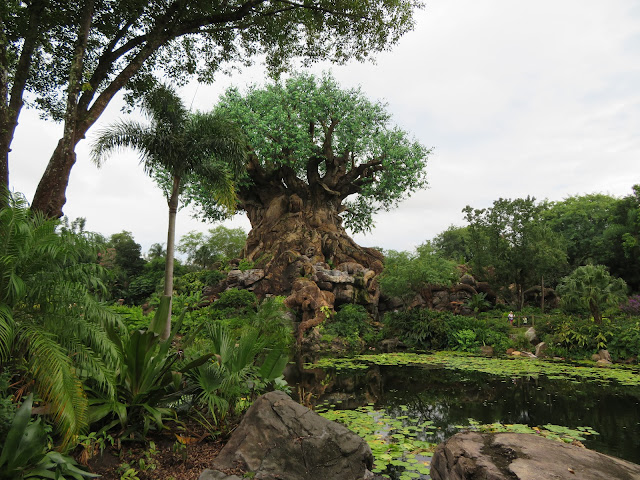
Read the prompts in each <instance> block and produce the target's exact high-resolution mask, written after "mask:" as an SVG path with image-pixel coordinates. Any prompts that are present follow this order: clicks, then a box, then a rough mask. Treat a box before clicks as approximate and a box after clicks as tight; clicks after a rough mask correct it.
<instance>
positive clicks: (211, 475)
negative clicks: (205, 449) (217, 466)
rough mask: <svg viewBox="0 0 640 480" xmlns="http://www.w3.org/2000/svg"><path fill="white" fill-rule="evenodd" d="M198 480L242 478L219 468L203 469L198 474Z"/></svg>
mask: <svg viewBox="0 0 640 480" xmlns="http://www.w3.org/2000/svg"><path fill="white" fill-rule="evenodd" d="M198 480H242V479H241V478H240V477H238V476H237V475H227V474H226V473H223V472H221V471H219V470H209V469H207V470H205V471H204V472H202V473H201V474H200V476H199V477H198Z"/></svg>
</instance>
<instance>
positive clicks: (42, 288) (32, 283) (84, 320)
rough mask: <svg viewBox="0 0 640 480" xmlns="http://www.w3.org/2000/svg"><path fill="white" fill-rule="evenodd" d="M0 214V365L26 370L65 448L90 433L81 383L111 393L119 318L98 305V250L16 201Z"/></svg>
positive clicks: (14, 198) (11, 197) (100, 287)
mask: <svg viewBox="0 0 640 480" xmlns="http://www.w3.org/2000/svg"><path fill="white" fill-rule="evenodd" d="M8 197H9V206H8V207H6V208H3V209H0V239H1V240H0V367H2V368H9V369H11V370H13V371H22V372H24V374H23V376H24V377H25V382H24V383H25V385H27V384H28V381H31V380H33V382H34V386H35V389H36V391H37V393H38V395H39V396H40V398H41V399H42V400H43V401H44V402H45V403H46V404H48V405H49V407H50V408H49V410H50V412H51V416H52V418H53V420H54V423H55V424H56V426H57V428H58V430H59V432H60V433H61V435H62V441H63V446H68V445H70V444H71V442H72V441H73V439H74V437H75V436H76V435H78V434H80V433H82V432H83V431H85V429H86V428H87V425H88V413H87V411H88V402H87V397H86V394H85V385H84V384H83V379H84V380H88V378H89V377H92V378H93V379H94V380H92V383H93V384H94V385H95V386H96V387H97V388H99V389H101V390H103V391H105V392H107V394H109V395H113V394H114V392H115V386H114V383H113V372H112V366H113V365H115V357H116V355H117V350H116V348H115V345H114V344H113V342H112V340H110V339H109V336H108V335H107V328H109V327H113V328H115V327H117V326H118V325H119V323H120V321H119V319H118V317H117V316H116V315H115V314H113V313H111V312H110V311H109V310H107V309H106V308H105V307H104V306H103V305H101V304H100V303H99V301H98V300H97V299H96V296H95V294H96V293H100V292H101V291H102V290H103V288H104V284H103V283H102V280H101V277H102V276H103V273H104V271H103V270H102V269H101V267H100V265H98V264H97V262H96V261H95V259H97V251H96V250H95V248H93V247H92V245H91V243H90V242H89V241H88V240H87V239H86V238H84V237H82V236H81V235H77V234H72V233H70V232H62V233H58V232H56V227H57V225H58V221H57V220H52V219H46V218H44V217H43V216H42V215H41V214H38V213H34V212H31V211H30V210H29V209H28V204H27V202H26V200H25V199H24V197H23V196H21V195H8Z"/></svg>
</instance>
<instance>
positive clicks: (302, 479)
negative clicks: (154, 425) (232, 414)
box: [199, 391, 373, 480]
mask: <svg viewBox="0 0 640 480" xmlns="http://www.w3.org/2000/svg"><path fill="white" fill-rule="evenodd" d="M372 464H373V456H372V454H371V449H370V448H369V446H368V445H367V443H366V442H365V441H364V440H363V439H361V438H360V437H358V436H357V435H356V434H355V433H353V432H351V431H350V430H348V429H347V428H346V427H344V426H342V425H340V424H338V423H335V422H331V421H329V420H327V419H325V418H322V417H321V416H320V415H318V414H316V413H315V412H313V411H311V410H309V409H308V408H306V407H303V406H302V405H300V404H298V403H296V402H294V401H293V400H292V399H291V398H289V397H288V396H287V395H286V394H285V393H283V392H278V391H276V392H270V393H267V394H266V395H262V396H261V397H259V398H258V399H257V400H256V401H255V402H254V403H253V405H252V406H251V407H250V408H249V410H247V413H246V414H245V415H244V417H243V419H242V421H241V422H240V425H239V426H238V428H237V429H236V430H235V432H234V433H233V435H232V436H231V438H230V440H229V442H228V443H227V445H225V447H224V448H223V449H222V451H221V452H220V453H219V455H218V456H217V457H216V458H215V459H214V461H213V464H212V466H211V469H207V470H205V471H204V472H203V473H202V474H201V475H200V478H199V480H213V479H218V478H220V479H225V480H231V479H232V478H233V477H215V476H212V475H214V473H213V471H216V470H217V471H224V470H228V469H231V468H240V469H242V470H245V471H247V472H252V473H253V474H254V475H253V477H252V478H255V479H269V480H271V479H285V478H286V479H287V480H311V479H314V480H315V479H324V478H326V479H332V480H361V479H362V478H363V477H364V476H365V472H366V471H367V469H370V468H371V467H372Z"/></svg>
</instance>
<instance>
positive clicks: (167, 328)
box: [160, 175, 180, 340]
mask: <svg viewBox="0 0 640 480" xmlns="http://www.w3.org/2000/svg"><path fill="white" fill-rule="evenodd" d="M179 195H180V177H179V176H177V175H174V176H173V187H172V189H171V198H169V202H168V204H169V227H168V228H167V262H166V264H165V267H164V291H163V295H165V296H167V297H169V298H172V297H173V263H174V261H173V259H174V250H175V243H176V215H177V214H178V198H179ZM170 334H171V300H170V301H169V313H168V315H167V319H166V321H165V325H164V330H163V331H162V333H161V334H160V339H161V340H166V339H167V338H169V335H170Z"/></svg>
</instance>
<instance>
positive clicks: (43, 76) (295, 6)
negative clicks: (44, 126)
mask: <svg viewBox="0 0 640 480" xmlns="http://www.w3.org/2000/svg"><path fill="white" fill-rule="evenodd" d="M1 3H2V5H1V6H0V97H1V101H0V180H2V182H3V183H4V184H5V185H7V184H8V175H9V171H8V154H9V151H10V147H11V141H12V138H13V132H14V130H15V127H16V125H17V122H18V116H19V114H20V110H21V108H22V105H23V103H24V97H25V92H29V93H30V94H31V95H32V96H33V97H32V98H33V101H32V103H33V104H34V105H35V106H37V107H38V108H40V109H41V110H42V112H43V114H45V115H47V116H49V117H51V118H53V119H55V120H60V121H63V122H64V134H63V137H62V138H61V139H60V141H59V143H58V145H57V147H56V149H55V151H54V152H53V155H52V157H51V160H50V161H49V164H48V166H47V169H46V171H45V173H44V175H43V176H42V178H41V180H40V184H39V186H38V189H37V191H36V194H35V197H34V199H33V202H32V207H33V208H35V209H38V210H40V211H43V212H45V213H46V214H47V215H49V216H59V215H60V214H61V211H62V206H63V205H64V203H65V201H66V199H65V191H66V187H67V184H68V180H69V174H70V171H71V168H72V167H73V165H74V163H75V160H76V158H75V153H74V152H75V146H76V145H77V143H78V142H79V141H80V140H82V139H83V138H84V137H85V135H86V133H87V131H88V130H89V128H90V127H91V126H92V125H93V124H94V123H95V122H96V120H97V119H98V118H99V117H100V115H101V114H102V113H103V112H104V110H105V108H106V107H107V105H108V104H109V102H110V101H111V100H112V99H113V97H114V96H115V95H116V94H117V93H118V92H119V91H120V90H121V89H122V88H124V87H127V88H129V91H130V92H132V93H133V94H134V95H133V96H132V97H133V98H135V97H136V94H137V93H139V92H141V91H146V90H148V88H149V87H150V86H152V85H153V83H154V82H155V77H154V75H159V76H162V77H170V78H172V79H175V80H178V81H181V82H184V81H186V80H187V79H188V78H190V77H193V76H195V77H196V78H197V79H198V80H199V81H205V82H211V81H212V79H213V78H214V76H215V74H216V72H218V71H219V70H220V69H221V68H223V67H224V66H225V65H229V64H230V63H231V62H240V63H245V64H246V63H249V62H250V60H251V58H255V57H256V56H258V55H264V56H265V58H266V63H267V65H268V66H269V67H270V68H271V70H272V71H279V70H282V69H283V68H286V67H287V65H288V63H289V62H290V60H291V59H292V58H293V57H295V56H303V57H304V58H306V59H307V61H313V60H319V59H330V60H333V61H337V62H343V61H345V60H347V59H350V58H356V59H359V60H362V59H365V58H366V57H367V56H368V55H369V54H370V53H373V52H378V51H381V50H383V49H386V48H388V47H389V46H390V45H393V44H395V43H396V42H397V41H398V39H399V38H400V37H401V36H402V35H403V34H404V33H405V32H407V31H408V30H410V29H411V28H412V27H413V11H414V9H415V8H419V7H420V6H421V1H420V0H367V1H363V0H310V1H307V0H228V1H224V2H210V1H198V0H195V1H194V0H169V1H166V0H162V1H160V0H144V1H143V0H127V1H120V2H116V1H113V0H85V1H82V2H72V1H65V0H55V1H54V0H31V1H26V2H18V1H15V0H9V1H6V2H1Z"/></svg>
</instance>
